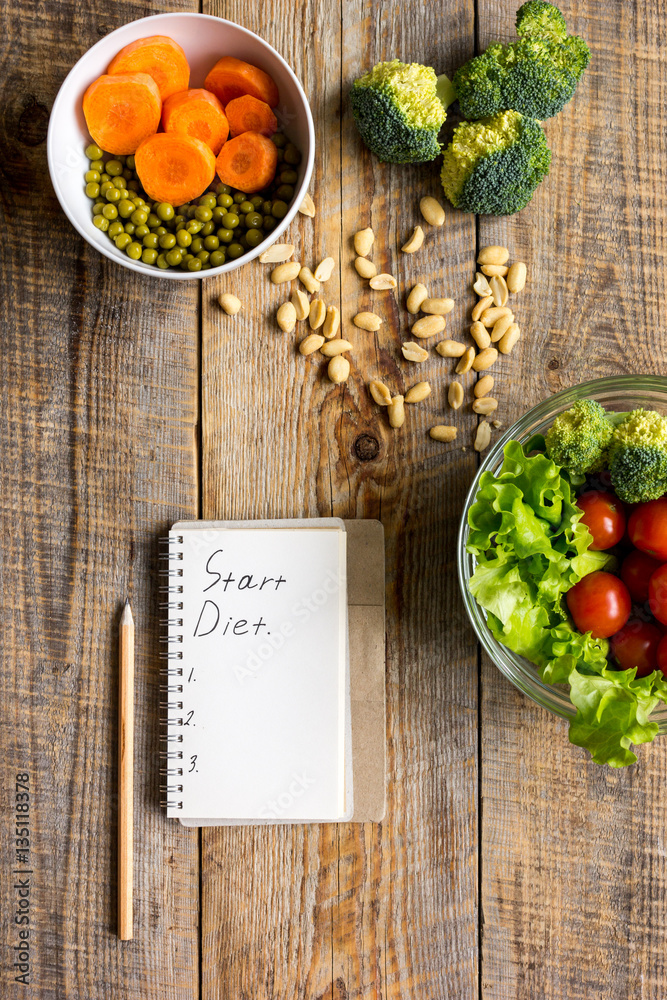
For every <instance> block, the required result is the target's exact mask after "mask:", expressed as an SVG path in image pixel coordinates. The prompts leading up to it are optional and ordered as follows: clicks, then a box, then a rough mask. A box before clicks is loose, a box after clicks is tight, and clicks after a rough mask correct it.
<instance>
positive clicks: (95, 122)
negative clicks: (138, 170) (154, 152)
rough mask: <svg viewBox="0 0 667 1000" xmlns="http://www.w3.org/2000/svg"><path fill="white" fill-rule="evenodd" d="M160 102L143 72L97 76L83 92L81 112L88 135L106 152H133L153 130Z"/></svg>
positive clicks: (155, 86)
mask: <svg viewBox="0 0 667 1000" xmlns="http://www.w3.org/2000/svg"><path fill="white" fill-rule="evenodd" d="M161 110H162V101H161V100H160V91H159V90H158V88H157V85H156V83H155V81H154V80H153V79H152V78H151V77H150V76H148V74H147V73H127V74H125V73H122V74H117V75H114V76H100V77H98V78H97V80H94V81H93V83H91V85H90V87H88V90H87V91H86V92H85V94H84V95H83V114H84V117H85V119H86V125H87V126H88V131H89V132H90V135H91V138H92V139H93V141H94V142H96V143H97V145H98V146H100V147H101V148H102V149H104V150H106V152H107V153H115V154H116V155H122V154H125V153H134V151H135V150H136V148H137V146H139V145H140V143H142V142H143V141H144V139H146V138H147V137H148V136H149V135H153V133H154V132H157V129H158V125H159V124H160V112H161Z"/></svg>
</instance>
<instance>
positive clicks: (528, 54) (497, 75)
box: [453, 0, 590, 121]
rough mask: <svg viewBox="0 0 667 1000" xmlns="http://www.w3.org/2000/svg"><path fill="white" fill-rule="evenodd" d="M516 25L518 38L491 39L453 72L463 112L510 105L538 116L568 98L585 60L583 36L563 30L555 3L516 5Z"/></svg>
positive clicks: (482, 113) (553, 111) (484, 112)
mask: <svg viewBox="0 0 667 1000" xmlns="http://www.w3.org/2000/svg"><path fill="white" fill-rule="evenodd" d="M517 31H518V32H519V35H520V36H521V37H520V38H519V41H518V42H512V43H511V44H509V45H501V44H500V43H499V42H495V43H494V44H492V45H490V46H489V47H488V49H487V50H486V51H485V52H483V53H482V55H479V56H475V58H474V59H471V60H470V61H469V62H467V63H466V64H465V65H464V66H461V68H460V69H458V70H457V71H456V73H455V74H454V80H453V83H454V88H455V90H456V93H457V95H458V99H459V107H460V109H461V114H462V115H463V117H464V118H469V119H476V118H483V117H486V116H488V115H492V114H495V113H496V112H497V111H501V110H505V109H506V108H511V109H512V110H514V111H520V112H521V114H523V115H528V116H529V117H530V118H537V119H538V120H539V121H543V120H544V119H545V118H551V117H553V115H557V114H558V112H559V111H562V109H563V107H564V105H565V104H567V102H568V101H569V100H570V99H571V98H572V96H573V94H574V92H575V90H576V87H577V83H578V82H579V80H580V78H581V76H582V74H583V72H584V70H585V69H586V66H587V65H588V62H589V60H590V51H589V48H588V46H587V45H586V42H585V41H584V40H583V38H579V36H578V35H568V34H567V30H566V27H565V20H564V18H563V15H562V14H561V12H560V11H559V10H558V8H557V7H554V6H553V4H548V3H543V2H537V0H532V2H529V3H527V4H524V5H523V7H521V8H520V9H519V12H518V14H517Z"/></svg>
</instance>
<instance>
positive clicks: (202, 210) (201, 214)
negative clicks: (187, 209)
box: [195, 205, 213, 222]
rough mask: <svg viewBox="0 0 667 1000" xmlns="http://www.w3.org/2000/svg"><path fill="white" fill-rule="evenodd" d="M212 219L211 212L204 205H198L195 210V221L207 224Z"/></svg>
mask: <svg viewBox="0 0 667 1000" xmlns="http://www.w3.org/2000/svg"><path fill="white" fill-rule="evenodd" d="M212 218H213V212H212V211H211V209H210V208H208V207H207V206H205V205H200V206H199V207H198V208H196V209H195V219H198V221H199V222H209V221H210V220H211V219H212Z"/></svg>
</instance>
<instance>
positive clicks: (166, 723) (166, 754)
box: [158, 535, 183, 809]
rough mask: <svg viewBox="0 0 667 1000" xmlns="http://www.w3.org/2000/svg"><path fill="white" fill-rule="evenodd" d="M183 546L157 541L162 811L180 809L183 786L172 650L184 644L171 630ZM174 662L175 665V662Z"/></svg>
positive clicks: (178, 621) (177, 670)
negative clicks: (175, 780) (178, 746)
mask: <svg viewBox="0 0 667 1000" xmlns="http://www.w3.org/2000/svg"><path fill="white" fill-rule="evenodd" d="M182 544H183V536H182V535H167V536H166V537H164V538H159V539H158V545H159V553H158V559H159V562H160V586H159V592H160V626H161V628H162V629H163V635H162V636H161V637H160V646H161V649H160V660H161V661H162V663H161V665H160V729H161V733H160V768H159V772H160V805H161V806H163V807H164V808H165V809H182V808H183V801H182V799H180V798H179V797H178V795H179V793H180V792H182V791H183V785H182V784H180V783H178V782H177V783H174V778H176V779H178V778H181V777H182V776H183V767H182V765H181V763H180V762H181V761H182V760H183V751H182V750H179V749H177V747H176V746H175V744H179V743H182V742H183V737H182V735H181V734H180V733H178V732H176V731H175V730H177V729H178V727H179V726H182V725H183V719H182V717H180V716H178V715H176V714H175V713H177V712H179V711H180V710H181V709H182V708H183V702H182V701H181V700H180V699H179V698H178V695H179V694H182V693H183V684H182V683H181V681H180V680H179V678H182V677H183V667H182V666H180V665H179V664H178V662H177V661H178V660H182V659H183V653H182V652H181V651H180V650H178V649H175V648H174V647H175V646H178V645H179V644H180V643H182V642H183V636H182V635H180V634H178V633H176V634H174V631H173V629H174V628H180V627H182V625H183V619H182V618H181V617H179V615H178V612H179V611H182V610H183V598H182V594H183V584H182V582H181V578H182V576H183V570H182V569H181V568H180V567H179V566H178V565H177V564H178V563H179V562H181V561H182V559H183V552H182V550H181V549H180V548H179V546H180V545H182ZM175 661H176V662H175Z"/></svg>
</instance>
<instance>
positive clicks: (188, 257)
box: [181, 253, 195, 271]
mask: <svg viewBox="0 0 667 1000" xmlns="http://www.w3.org/2000/svg"><path fill="white" fill-rule="evenodd" d="M194 259H195V258H194V256H193V255H192V254H191V253H186V254H185V256H184V257H183V260H182V261H181V271H187V269H188V264H189V263H190V261H191V260H194Z"/></svg>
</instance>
